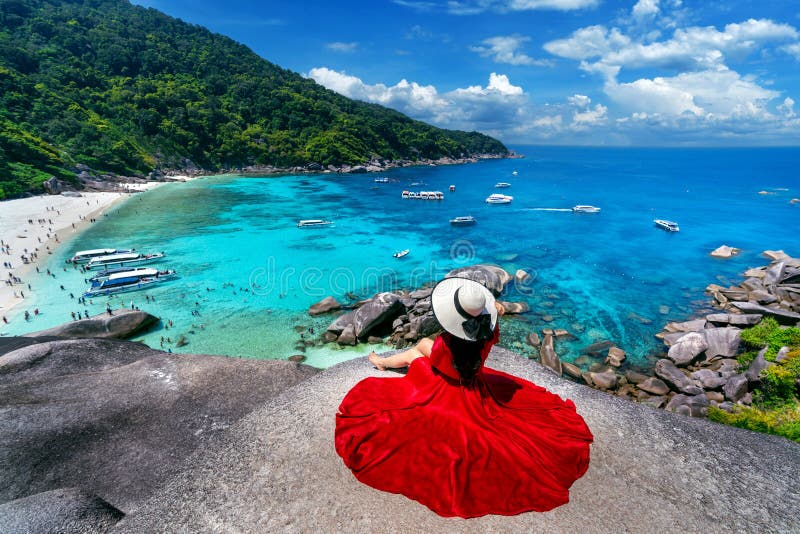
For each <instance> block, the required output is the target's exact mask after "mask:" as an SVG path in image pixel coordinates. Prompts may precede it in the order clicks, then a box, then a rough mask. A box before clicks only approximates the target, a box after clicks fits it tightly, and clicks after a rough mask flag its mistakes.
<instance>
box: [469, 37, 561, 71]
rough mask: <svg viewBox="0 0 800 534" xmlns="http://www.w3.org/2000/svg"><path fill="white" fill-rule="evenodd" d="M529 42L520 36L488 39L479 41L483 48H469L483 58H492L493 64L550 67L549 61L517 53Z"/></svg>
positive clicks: (527, 38)
mask: <svg viewBox="0 0 800 534" xmlns="http://www.w3.org/2000/svg"><path fill="white" fill-rule="evenodd" d="M530 40H531V39H530V37H523V36H521V35H507V36H497V37H490V38H488V39H484V40H483V41H481V43H482V44H483V45H484V46H471V47H470V50H472V51H473V52H477V53H478V54H480V55H481V56H483V57H492V58H493V59H494V61H495V63H507V64H509V65H537V66H542V65H550V64H551V62H550V61H547V60H541V59H534V58H532V57H530V56H528V55H527V54H524V53H522V52H519V51H518V49H519V48H521V47H522V45H523V44H524V43H526V42H528V41H530Z"/></svg>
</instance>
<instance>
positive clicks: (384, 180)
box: [374, 176, 389, 184]
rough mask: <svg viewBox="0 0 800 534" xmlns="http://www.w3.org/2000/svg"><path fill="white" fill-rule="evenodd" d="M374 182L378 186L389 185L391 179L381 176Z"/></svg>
mask: <svg viewBox="0 0 800 534" xmlns="http://www.w3.org/2000/svg"><path fill="white" fill-rule="evenodd" d="M374 182H375V183H376V184H388V183H389V178H388V177H386V176H381V177H379V178H375V180H374Z"/></svg>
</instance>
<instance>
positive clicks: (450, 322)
mask: <svg viewBox="0 0 800 534" xmlns="http://www.w3.org/2000/svg"><path fill="white" fill-rule="evenodd" d="M431 305H432V307H433V314H434V315H435V316H436V320H438V321H439V324H441V325H442V328H444V329H445V330H447V331H448V332H450V333H451V334H453V335H454V336H456V337H459V338H461V339H466V340H469V341H476V339H478V338H481V339H491V336H492V334H493V333H494V327H495V325H496V324H497V308H495V305H494V295H492V293H491V291H489V290H488V289H486V288H485V287H484V286H483V285H481V284H479V283H478V282H475V281H474V280H470V279H469V278H458V277H453V278H445V279H444V280H442V281H441V282H439V283H438V284H436V287H434V288H433V293H431ZM487 329H488V330H487ZM487 336H488V337H487Z"/></svg>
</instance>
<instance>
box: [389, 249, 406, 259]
mask: <svg viewBox="0 0 800 534" xmlns="http://www.w3.org/2000/svg"><path fill="white" fill-rule="evenodd" d="M409 252H411V250H410V249H405V250H400V251H398V252H395V253H394V254H392V256H393V257H395V258H402V257H404V256H408V253H409Z"/></svg>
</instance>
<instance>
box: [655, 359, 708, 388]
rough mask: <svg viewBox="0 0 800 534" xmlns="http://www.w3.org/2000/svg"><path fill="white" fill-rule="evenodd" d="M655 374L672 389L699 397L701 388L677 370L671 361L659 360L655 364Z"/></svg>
mask: <svg viewBox="0 0 800 534" xmlns="http://www.w3.org/2000/svg"><path fill="white" fill-rule="evenodd" d="M655 374H656V376H657V377H658V378H660V379H661V380H663V381H664V382H666V383H667V385H668V386H670V387H671V388H672V389H675V390H677V391H680V392H681V393H685V394H687V395H699V394H701V393H702V392H703V388H701V387H699V386H696V385H695V384H694V383H693V382H692V381H691V379H690V378H689V377H688V376H686V375H685V374H683V372H682V371H681V370H680V369H678V368H677V367H676V366H675V364H674V363H672V360H667V359H661V360H658V361H657V362H656V366H655Z"/></svg>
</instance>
